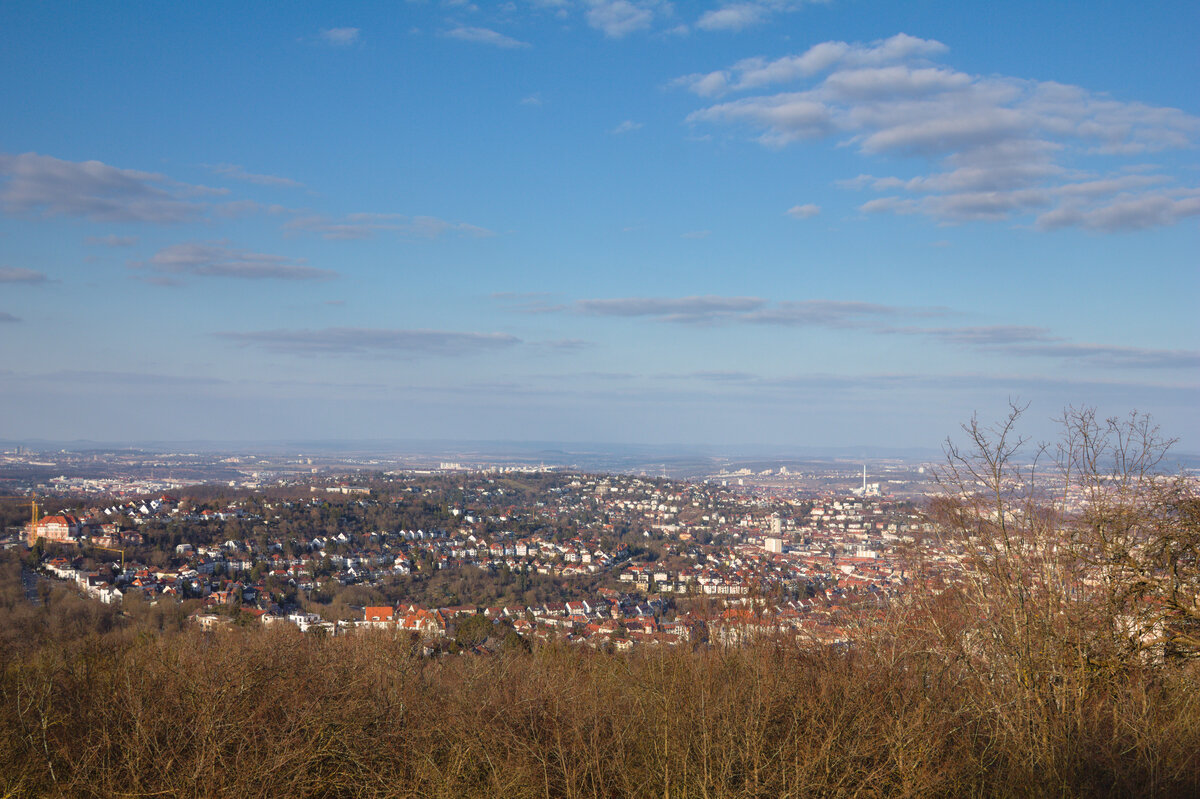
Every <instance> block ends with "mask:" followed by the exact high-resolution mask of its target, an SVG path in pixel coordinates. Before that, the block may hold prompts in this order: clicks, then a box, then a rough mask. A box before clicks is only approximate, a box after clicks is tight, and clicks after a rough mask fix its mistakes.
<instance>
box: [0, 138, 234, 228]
mask: <svg viewBox="0 0 1200 799" xmlns="http://www.w3.org/2000/svg"><path fill="white" fill-rule="evenodd" d="M0 179H2V180H3V184H2V187H0V207H2V208H3V209H4V211H5V212H7V213H10V214H31V213H40V214H41V215H43V216H76V217H82V218H84V219H89V220H92V221H95V222H150V223H156V224H174V223H179V222H189V221H193V220H195V219H197V218H199V217H200V216H201V215H202V214H203V213H204V210H205V206H204V204H203V203H200V202H197V201H196V200H195V199H194V198H195V197H196V196H198V195H203V194H212V193H219V192H218V191H217V190H213V189H208V188H206V187H203V186H189V185H187V184H182V183H176V182H174V181H172V180H169V179H168V178H167V177H166V176H164V175H160V174H158V173H155V172H141V171H138V170H135V169H120V168H118V167H114V166H109V165H108V164H104V163H101V162H100V161H64V160H62V159H59V158H54V157H53V156H49V155H39V154H37V153H22V154H21V155H7V154H0Z"/></svg>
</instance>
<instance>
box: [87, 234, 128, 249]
mask: <svg viewBox="0 0 1200 799" xmlns="http://www.w3.org/2000/svg"><path fill="white" fill-rule="evenodd" d="M83 243H84V244H86V245H88V246H89V247H132V246H134V245H135V244H137V243H138V238H137V236H117V235H115V234H113V233H110V234H108V235H107V236H88V237H87V238H86V239H84V240H83Z"/></svg>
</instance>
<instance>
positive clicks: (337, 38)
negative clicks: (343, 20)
mask: <svg viewBox="0 0 1200 799" xmlns="http://www.w3.org/2000/svg"><path fill="white" fill-rule="evenodd" d="M359 33H360V31H359V29H358V28H325V29H324V30H322V31H321V41H323V42H325V43H326V44H328V45H332V46H333V47H350V46H352V45H355V44H358V41H359Z"/></svg>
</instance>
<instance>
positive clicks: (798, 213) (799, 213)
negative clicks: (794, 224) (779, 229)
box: [786, 203, 821, 219]
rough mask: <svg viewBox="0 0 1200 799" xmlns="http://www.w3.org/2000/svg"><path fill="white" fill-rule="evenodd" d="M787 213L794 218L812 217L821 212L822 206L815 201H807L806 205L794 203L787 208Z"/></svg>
mask: <svg viewBox="0 0 1200 799" xmlns="http://www.w3.org/2000/svg"><path fill="white" fill-rule="evenodd" d="M786 213H787V215H788V216H790V217H792V218H793V219H811V218H812V217H814V216H816V215H817V214H819V213H821V206H819V205H815V204H813V203H805V204H804V205H793V206H792V207H791V208H789V209H787V212H786Z"/></svg>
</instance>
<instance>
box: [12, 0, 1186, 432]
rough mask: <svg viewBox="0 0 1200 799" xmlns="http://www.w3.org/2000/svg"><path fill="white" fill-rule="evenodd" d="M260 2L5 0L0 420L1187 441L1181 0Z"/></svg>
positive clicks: (240, 428) (205, 428)
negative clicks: (1005, 422)
mask: <svg viewBox="0 0 1200 799" xmlns="http://www.w3.org/2000/svg"><path fill="white" fill-rule="evenodd" d="M265 5H266V4H264V6H265ZM272 5H274V4H272ZM245 6H246V4H244V3H215V2H214V3H202V4H188V5H184V4H164V3H132V2H130V3H121V4H82V3H53V2H37V3H33V2H10V3H7V4H6V5H5V10H4V24H3V25H2V26H0V103H2V104H3V107H4V108H5V109H6V111H5V113H4V114H2V115H0V348H2V349H0V353H2V359H0V438H9V439H25V438H34V437H43V438H53V439H68V438H77V437H85V438H91V439H97V440H146V439H160V440H161V439H167V440H183V439H197V438H198V439H221V440H228V439H247V440H268V439H286V438H307V439H313V438H369V437H374V436H380V437H388V438H397V437H402V438H439V439H445V438H450V439H524V440H529V439H536V440H561V441H598V442H650V443H671V442H677V443H686V444H754V443H769V444H796V445H807V446H818V447H826V446H827V447H833V446H841V445H872V444H873V445H878V446H889V447H892V446H894V447H914V446H916V447H919V446H937V444H938V442H939V441H941V440H942V439H943V438H944V437H945V436H946V435H948V434H951V433H954V432H955V431H956V430H957V426H958V424H959V423H960V422H962V421H964V420H966V419H968V418H969V417H970V416H971V414H972V413H976V412H977V413H978V414H979V415H980V417H981V418H984V419H991V418H996V417H998V416H999V415H1000V414H1002V412H1003V410H1004V409H1005V407H1006V404H1007V402H1008V401H1009V400H1010V399H1017V400H1019V401H1021V402H1028V403H1030V412H1029V419H1031V420H1032V422H1033V429H1032V432H1033V433H1034V434H1035V435H1041V436H1049V435H1052V433H1053V429H1052V426H1051V425H1050V424H1049V422H1048V421H1047V420H1049V419H1050V418H1051V417H1053V416H1055V415H1057V414H1058V413H1060V412H1061V411H1062V409H1063V408H1064V407H1065V406H1068V405H1075V406H1079V405H1088V406H1097V407H1098V408H1099V410H1100V412H1101V413H1102V414H1124V413H1126V412H1128V411H1130V410H1133V409H1137V410H1140V411H1144V412H1148V413H1151V414H1153V416H1154V417H1155V419H1156V420H1157V421H1158V422H1159V423H1160V424H1161V425H1162V428H1163V430H1164V432H1165V433H1167V434H1169V435H1172V436H1178V437H1179V438H1180V446H1181V447H1182V448H1184V449H1186V450H1190V451H1197V450H1200V417H1198V415H1197V413H1196V411H1195V408H1196V407H1197V404H1198V403H1197V401H1198V400H1200V380H1198V377H1200V324H1198V323H1197V313H1196V309H1197V307H1198V305H1200V303H1198V302H1197V300H1198V299H1200V291H1198V289H1200V279H1198V274H1200V272H1198V269H1197V263H1198V257H1197V253H1200V237H1198V235H1197V225H1198V223H1200V170H1198V168H1197V167H1198V166H1200V159H1198V158H1197V150H1196V147H1197V144H1198V143H1200V93H1198V90H1197V82H1196V80H1195V76H1196V75H1197V74H1200V69H1198V68H1200V57H1198V56H1197V49H1196V47H1195V42H1196V41H1197V38H1198V35H1200V10H1198V8H1197V6H1196V4H1195V3H1194V2H1159V3H1149V4H1133V3H1114V2H1062V3H1054V4H1046V3H1032V2H1030V3H1024V2H1006V3H982V2H981V3H974V2H961V1H960V2H935V1H934V0H914V2H909V3H892V2H868V1H867V0H829V2H786V1H785V0H745V1H744V2H732V3H721V2H717V3H667V2H656V1H654V0H578V1H576V0H530V1H528V2H513V3H496V4H490V3H488V4H483V3H481V4H478V5H473V4H469V3H460V2H434V0H430V1H429V2H387V3H363V4H353V5H352V4H328V3H300V2H297V3H288V4H280V5H279V6H278V7H276V8H266V7H263V8H257V7H251V8H247V7H245Z"/></svg>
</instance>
